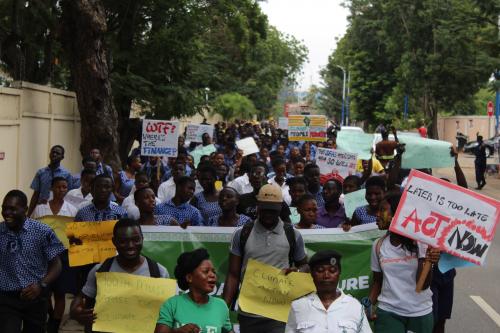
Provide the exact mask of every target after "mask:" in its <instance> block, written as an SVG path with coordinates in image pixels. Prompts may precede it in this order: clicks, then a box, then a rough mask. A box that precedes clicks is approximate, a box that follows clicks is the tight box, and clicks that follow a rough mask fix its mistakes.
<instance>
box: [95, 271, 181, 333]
mask: <svg viewBox="0 0 500 333" xmlns="http://www.w3.org/2000/svg"><path fill="white" fill-rule="evenodd" d="M96 278H97V297H96V304H95V307H94V312H95V313H96V316H97V320H96V321H95V323H94V325H93V327H92V329H93V330H94V331H99V332H116V333H137V332H153V331H154V330H155V325H156V321H157V320H158V313H159V310H160V306H161V305H162V304H163V302H165V301H166V300H167V299H168V298H170V297H172V296H174V295H175V291H176V286H177V283H176V281H175V280H173V279H163V278H151V277H145V276H138V275H133V274H127V273H96Z"/></svg>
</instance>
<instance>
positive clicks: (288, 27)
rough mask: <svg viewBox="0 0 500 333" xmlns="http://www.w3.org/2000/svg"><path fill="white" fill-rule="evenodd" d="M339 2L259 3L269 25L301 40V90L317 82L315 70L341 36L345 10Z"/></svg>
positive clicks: (279, 0)
mask: <svg viewBox="0 0 500 333" xmlns="http://www.w3.org/2000/svg"><path fill="white" fill-rule="evenodd" d="M342 1H343V0H267V2H261V3H260V6H261V8H262V10H263V12H264V13H265V14H266V15H267V16H268V18H269V23H270V24H271V25H273V26H275V27H276V28H278V30H280V31H281V32H283V33H286V34H289V35H292V36H294V37H295V38H297V39H298V40H301V41H302V42H303V43H304V44H305V45H306V46H307V48H308V50H309V55H308V58H309V59H308V62H307V63H305V64H304V67H303V75H302V76H301V77H299V80H298V81H299V89H301V90H307V89H308V88H309V86H310V85H311V83H313V84H316V85H318V84H320V83H321V77H320V75H319V71H320V69H321V68H322V67H325V66H326V65H327V63H328V56H329V55H330V54H331V53H332V52H333V50H335V46H336V42H335V37H339V38H340V37H342V36H343V35H344V33H345V31H346V29H347V15H348V10H347V9H345V8H342V7H341V6H340V4H341V2H342Z"/></svg>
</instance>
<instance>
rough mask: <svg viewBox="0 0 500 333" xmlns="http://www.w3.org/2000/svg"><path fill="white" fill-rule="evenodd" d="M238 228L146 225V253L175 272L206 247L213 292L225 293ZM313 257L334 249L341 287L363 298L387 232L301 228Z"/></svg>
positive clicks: (371, 228)
mask: <svg viewBox="0 0 500 333" xmlns="http://www.w3.org/2000/svg"><path fill="white" fill-rule="evenodd" d="M234 230H235V228H229V227H188V228H187V229H185V230H184V229H181V228H180V227H161V226H160V227H159V226H143V227H142V231H143V234H144V245H143V249H142V252H143V254H144V255H146V256H149V257H150V258H152V259H154V260H156V261H158V262H159V263H161V264H162V265H163V266H165V267H166V268H167V269H168V271H169V273H170V274H171V275H172V274H173V272H174V268H175V265H176V263H177V257H178V256H179V255H180V254H181V253H183V252H184V251H192V250H194V249H197V248H200V247H204V248H206V249H207V250H208V252H209V253H210V260H211V261H212V263H213V264H214V267H215V269H216V272H217V281H218V283H217V288H216V290H215V291H214V293H213V294H216V295H218V296H220V295H222V290H223V289H224V280H225V279H226V273H227V269H228V259H229V245H230V242H231V236H232V234H233V232H234ZM300 232H301V234H302V237H303V238H304V242H305V247H306V252H307V255H308V257H309V258H310V257H311V256H312V255H313V254H314V253H316V252H317V251H319V250H322V249H332V248H333V249H335V250H337V251H338V252H340V253H341V254H342V255H343V257H342V275H341V277H340V281H339V288H341V289H343V290H344V292H346V293H348V294H351V295H353V296H354V297H356V298H358V299H360V298H362V297H364V296H367V295H368V288H369V285H368V283H369V279H370V276H371V270H370V255H371V249H372V243H373V241H374V240H375V239H376V238H378V237H381V236H382V235H383V234H384V233H385V232H384V231H380V230H378V228H377V226H376V225H375V223H373V224H369V225H361V226H355V227H353V228H352V229H351V231H350V232H344V231H343V230H342V228H332V229H314V230H300Z"/></svg>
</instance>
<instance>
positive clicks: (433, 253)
mask: <svg viewBox="0 0 500 333" xmlns="http://www.w3.org/2000/svg"><path fill="white" fill-rule="evenodd" d="M399 199H400V196H399V197H398V198H395V197H394V196H392V197H390V198H387V204H388V206H387V207H385V208H387V213H388V215H390V216H384V218H380V217H379V221H378V224H379V228H381V229H385V228H386V227H388V223H384V221H390V220H391V217H392V214H394V212H395V210H396V208H397V206H398V203H399ZM389 206H390V207H389ZM391 213H392V214H391ZM426 261H427V262H430V263H431V264H432V265H434V264H436V263H437V262H438V261H439V250H438V249H434V248H430V247H427V246H426V245H424V244H420V243H417V242H415V241H414V240H412V239H409V238H406V237H403V236H400V235H398V234H395V233H392V232H388V233H387V234H386V235H385V236H383V237H381V238H379V239H378V240H376V241H375V242H374V244H373V248H372V255H371V269H372V272H373V283H372V286H371V287H370V294H369V297H367V298H364V299H363V300H362V303H363V305H364V306H365V308H366V310H367V312H368V315H369V318H370V319H371V320H375V332H376V333H385V332H390V333H394V332H397V333H399V332H400V333H406V332H407V331H411V332H414V333H428V332H432V330H433V313H432V292H431V290H430V288H429V287H430V284H431V281H432V273H429V274H428V275H427V276H426V277H425V276H422V270H423V267H424V262H426ZM421 278H422V279H424V283H423V286H422V290H421V291H419V292H417V291H416V287H417V282H419V280H420V279H421ZM377 302H378V304H377ZM374 304H377V310H376V313H374V312H373V311H372V305H374Z"/></svg>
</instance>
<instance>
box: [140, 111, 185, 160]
mask: <svg viewBox="0 0 500 333" xmlns="http://www.w3.org/2000/svg"><path fill="white" fill-rule="evenodd" d="M178 141H179V122H178V121H167V120H151V119H144V120H143V121H142V139H141V155H142V156H166V157H177V147H178Z"/></svg>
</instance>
